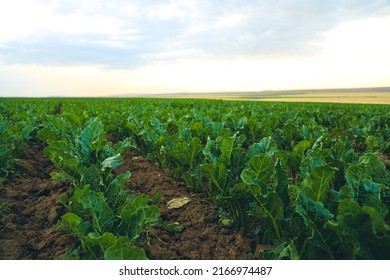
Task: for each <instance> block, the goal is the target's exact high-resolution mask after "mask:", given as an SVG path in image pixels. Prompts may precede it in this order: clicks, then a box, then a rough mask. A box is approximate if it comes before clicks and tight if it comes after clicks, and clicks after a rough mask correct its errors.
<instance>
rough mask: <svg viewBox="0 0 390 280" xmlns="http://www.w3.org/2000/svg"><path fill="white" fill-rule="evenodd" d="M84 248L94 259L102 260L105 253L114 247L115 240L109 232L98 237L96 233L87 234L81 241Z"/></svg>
mask: <svg viewBox="0 0 390 280" xmlns="http://www.w3.org/2000/svg"><path fill="white" fill-rule="evenodd" d="M83 242H84V248H86V249H87V250H88V252H89V253H90V254H91V255H92V256H91V257H93V258H94V259H103V257H104V253H105V251H106V250H107V249H108V248H110V247H111V246H113V245H115V242H116V238H115V235H114V234H113V233H111V232H105V233H104V234H103V235H100V234H98V233H96V232H91V233H89V234H88V235H87V236H86V237H85V238H84V240H83Z"/></svg>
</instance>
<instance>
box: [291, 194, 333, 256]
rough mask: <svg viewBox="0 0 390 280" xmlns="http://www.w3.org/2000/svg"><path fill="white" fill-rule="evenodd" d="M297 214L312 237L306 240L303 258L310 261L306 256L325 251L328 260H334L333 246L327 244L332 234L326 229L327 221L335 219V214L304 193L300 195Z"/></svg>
mask: <svg viewBox="0 0 390 280" xmlns="http://www.w3.org/2000/svg"><path fill="white" fill-rule="evenodd" d="M295 212H296V213H297V214H299V215H300V216H301V217H302V219H303V221H304V223H305V225H306V226H307V227H308V228H309V229H310V232H311V234H310V236H308V237H306V238H305V242H306V243H307V244H306V248H304V249H305V250H306V251H304V252H301V257H302V258H307V259H310V255H309V256H308V257H307V256H306V257H305V256H304V255H305V254H310V251H313V250H317V254H319V251H324V253H325V254H327V257H328V258H331V259H334V258H335V256H334V255H333V252H332V248H331V244H328V242H327V240H328V239H329V236H330V235H331V233H332V232H329V231H328V230H326V229H325V227H324V226H325V223H326V222H327V221H329V220H331V219H333V214H332V213H330V212H329V210H328V209H326V208H325V207H324V205H323V204H322V203H321V202H316V201H314V200H312V199H311V198H308V197H306V196H304V195H303V194H302V193H299V196H298V200H297V202H296V206H295ZM308 244H309V245H308ZM314 248H315V249H314ZM307 252H308V253H307Z"/></svg>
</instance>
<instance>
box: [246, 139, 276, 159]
mask: <svg viewBox="0 0 390 280" xmlns="http://www.w3.org/2000/svg"><path fill="white" fill-rule="evenodd" d="M277 150H278V148H277V147H276V144H275V142H274V140H273V139H272V137H271V136H268V137H265V138H263V139H261V140H260V142H259V143H254V144H252V145H251V146H250V148H249V150H248V154H247V157H248V159H251V158H252V157H254V156H256V155H259V154H266V155H267V156H270V157H272V156H273V155H274V153H275V152H276V151H277Z"/></svg>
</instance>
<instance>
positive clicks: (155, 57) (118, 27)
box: [0, 0, 390, 96]
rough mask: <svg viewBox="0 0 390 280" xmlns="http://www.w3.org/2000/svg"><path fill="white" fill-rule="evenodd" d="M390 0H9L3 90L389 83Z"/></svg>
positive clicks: (50, 92) (0, 78)
mask: <svg viewBox="0 0 390 280" xmlns="http://www.w3.org/2000/svg"><path fill="white" fill-rule="evenodd" d="M389 50H390V0H371V1H367V0H324V1H318V0H268V1H266V0H253V1H249V0H230V1H227V0H218V1H216V0H214V1H212V0H183V1H168V0H154V1H151V0H150V1H149V0H133V1H131V0H111V1H107V0H106V1H103V0H82V1H81V0H53V1H51V0H12V1H1V2H0V96H60V95H61V96H62V95H67V96H91V95H96V96H99V95H110V94H125V93H167V92H213V91H239V90H242V91H248V90H249V91H257V90H268V89H274V90H277V89H304V88H336V87H372V86H390V51H389Z"/></svg>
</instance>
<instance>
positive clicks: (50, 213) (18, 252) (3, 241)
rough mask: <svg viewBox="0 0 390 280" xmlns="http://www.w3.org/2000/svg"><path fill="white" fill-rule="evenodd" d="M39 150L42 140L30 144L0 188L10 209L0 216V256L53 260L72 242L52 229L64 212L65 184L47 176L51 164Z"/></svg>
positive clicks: (4, 201) (15, 258)
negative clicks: (13, 171) (13, 172)
mask: <svg viewBox="0 0 390 280" xmlns="http://www.w3.org/2000/svg"><path fill="white" fill-rule="evenodd" d="M42 151H43V143H41V142H32V143H30V148H29V150H28V152H27V154H26V156H25V158H23V159H21V160H20V161H19V162H18V163H17V169H18V170H19V175H18V176H16V177H13V178H10V179H8V180H7V181H5V182H4V187H3V188H2V189H1V190H0V202H1V203H3V204H5V205H7V206H8V208H9V210H8V213H7V214H5V215H4V216H0V259H7V260H23V259H35V260H39V259H44V260H48V259H55V258H58V257H60V256H62V255H63V254H64V253H65V251H66V249H67V248H68V247H69V245H70V244H72V242H73V241H72V238H71V237H69V236H67V235H62V234H60V233H59V232H58V231H56V230H55V228H54V224H55V223H56V222H57V220H58V219H59V218H60V217H61V215H62V214H63V212H64V207H63V206H62V205H61V204H59V199H60V197H61V195H62V194H64V193H66V191H67V189H68V186H67V185H66V184H64V183H58V182H54V181H53V180H52V179H51V178H50V172H52V171H53V169H54V167H53V166H52V164H51V162H50V160H49V159H48V158H46V157H44V156H43V154H42Z"/></svg>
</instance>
